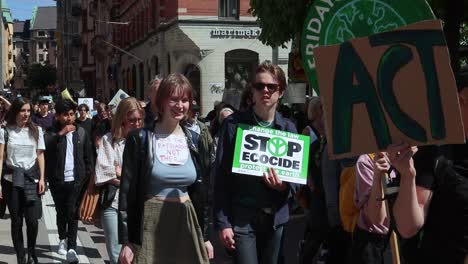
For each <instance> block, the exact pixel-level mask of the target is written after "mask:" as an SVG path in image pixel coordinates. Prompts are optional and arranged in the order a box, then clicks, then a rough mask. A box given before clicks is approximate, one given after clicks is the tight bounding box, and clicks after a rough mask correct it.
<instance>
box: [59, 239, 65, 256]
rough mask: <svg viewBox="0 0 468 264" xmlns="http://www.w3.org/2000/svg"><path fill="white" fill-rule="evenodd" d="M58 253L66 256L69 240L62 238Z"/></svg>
mask: <svg viewBox="0 0 468 264" xmlns="http://www.w3.org/2000/svg"><path fill="white" fill-rule="evenodd" d="M58 253H59V254H60V255H62V256H65V255H66V254H67V240H66V239H62V240H60V242H59V245H58Z"/></svg>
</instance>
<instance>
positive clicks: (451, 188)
mask: <svg viewBox="0 0 468 264" xmlns="http://www.w3.org/2000/svg"><path fill="white" fill-rule="evenodd" d="M465 147H466V144H465V146H455V147H454V146H451V150H455V149H458V150H460V149H463V148H465ZM433 150H434V149H432V151H431V148H429V150H427V151H423V152H421V155H420V156H419V157H416V156H415V167H416V170H417V171H418V170H419V171H418V177H417V178H416V184H417V185H418V186H421V187H424V188H426V189H429V190H431V191H432V193H433V195H432V198H431V202H430V205H429V210H428V213H427V217H426V222H425V225H424V228H423V238H422V241H421V254H420V260H421V261H422V262H421V263H463V260H464V258H465V256H467V255H468V163H467V162H466V158H465V157H464V156H465V153H462V152H458V153H457V152H453V151H451V153H454V154H453V155H450V154H447V152H446V155H444V156H451V159H452V160H453V165H449V164H448V163H445V162H444V161H442V162H441V164H444V165H447V166H448V167H447V169H443V170H440V171H441V172H440V173H439V172H437V173H434V172H435V171H438V170H434V168H435V159H434V158H433V155H434V154H435V153H437V152H434V151H433ZM444 151H446V150H445V149H443V151H442V152H444ZM418 153H419V152H418ZM439 153H440V149H439ZM461 154H462V155H461ZM460 155H461V156H460ZM439 166H441V165H440V164H439V165H437V167H438V168H440V167H439ZM418 178H419V179H418Z"/></svg>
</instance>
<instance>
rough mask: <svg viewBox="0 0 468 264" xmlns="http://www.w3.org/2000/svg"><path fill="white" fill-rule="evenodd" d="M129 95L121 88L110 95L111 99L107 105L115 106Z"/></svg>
mask: <svg viewBox="0 0 468 264" xmlns="http://www.w3.org/2000/svg"><path fill="white" fill-rule="evenodd" d="M127 97H130V96H129V95H128V94H127V93H126V92H124V91H122V89H119V90H118V91H117V93H116V94H115V95H114V97H112V100H111V101H110V102H109V104H108V105H114V106H115V107H117V106H118V105H119V103H120V101H122V100H123V99H125V98H127Z"/></svg>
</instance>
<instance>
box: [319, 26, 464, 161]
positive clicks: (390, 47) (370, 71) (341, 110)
mask: <svg viewBox="0 0 468 264" xmlns="http://www.w3.org/2000/svg"><path fill="white" fill-rule="evenodd" d="M314 54H315V58H316V62H317V73H318V77H319V79H318V81H319V85H320V89H321V96H322V102H323V107H324V115H325V124H326V131H327V140H328V147H329V149H328V150H329V153H330V156H331V157H332V158H344V157H352V156H356V155H360V154H365V153H372V152H375V151H378V150H384V149H386V147H387V146H388V145H389V144H391V143H399V142H402V141H404V142H409V143H410V144H412V145H433V144H457V143H463V142H464V132H463V126H462V125H461V115H460V108H459V102H458V97H457V89H456V84H455V79H454V76H453V72H452V69H451V67H450V56H449V53H448V49H447V46H446V41H445V38H444V33H443V31H442V23H441V21H438V20H429V21H423V22H418V23H414V24H412V25H408V26H404V27H401V28H399V29H398V30H394V31H389V32H385V33H379V34H376V35H373V36H370V37H366V38H359V39H353V40H351V41H349V42H345V43H343V44H341V45H334V46H327V47H318V48H316V49H314Z"/></svg>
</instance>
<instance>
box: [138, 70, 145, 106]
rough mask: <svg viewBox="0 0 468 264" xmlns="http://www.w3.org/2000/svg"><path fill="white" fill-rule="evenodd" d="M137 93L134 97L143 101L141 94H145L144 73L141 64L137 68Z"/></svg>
mask: <svg viewBox="0 0 468 264" xmlns="http://www.w3.org/2000/svg"><path fill="white" fill-rule="evenodd" d="M138 73H139V74H138V75H139V78H138V84H139V85H138V91H137V93H136V96H137V98H138V99H140V100H141V99H143V94H144V93H145V71H144V67H143V63H140V65H139V66H138Z"/></svg>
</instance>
